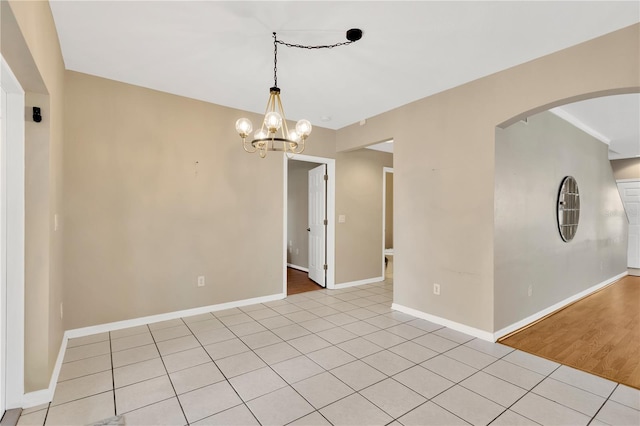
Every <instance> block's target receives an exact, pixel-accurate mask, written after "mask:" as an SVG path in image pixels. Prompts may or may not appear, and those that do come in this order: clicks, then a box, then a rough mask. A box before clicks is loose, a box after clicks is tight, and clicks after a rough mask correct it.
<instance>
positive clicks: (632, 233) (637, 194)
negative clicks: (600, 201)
mask: <svg viewBox="0 0 640 426" xmlns="http://www.w3.org/2000/svg"><path fill="white" fill-rule="evenodd" d="M618 191H619V192H620V197H621V198H622V202H623V203H624V208H625V210H626V211H627V217H628V218H629V248H628V250H627V262H628V263H627V265H628V267H629V268H640V181H634V182H618Z"/></svg>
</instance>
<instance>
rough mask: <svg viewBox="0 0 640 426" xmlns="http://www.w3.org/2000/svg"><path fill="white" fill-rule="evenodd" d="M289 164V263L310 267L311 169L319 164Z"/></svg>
mask: <svg viewBox="0 0 640 426" xmlns="http://www.w3.org/2000/svg"><path fill="white" fill-rule="evenodd" d="M287 166H288V168H289V169H288V175H287V176H288V184H287V208H288V211H287V240H288V242H287V263H290V264H292V265H295V266H300V267H302V268H309V233H308V231H307V227H308V226H309V170H311V169H313V168H315V167H318V166H319V164H316V163H307V162H306V161H289V162H288V163H287Z"/></svg>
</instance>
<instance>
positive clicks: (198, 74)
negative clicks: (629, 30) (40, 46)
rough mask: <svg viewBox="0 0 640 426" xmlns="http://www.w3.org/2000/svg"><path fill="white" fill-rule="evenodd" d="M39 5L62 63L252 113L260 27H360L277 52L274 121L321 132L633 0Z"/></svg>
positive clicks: (302, 38)
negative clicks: (300, 122)
mask: <svg viewBox="0 0 640 426" xmlns="http://www.w3.org/2000/svg"><path fill="white" fill-rule="evenodd" d="M51 9H52V12H53V16H54V20H55V23H56V27H57V30H58V35H59V38H60V43H61V47H62V53H63V57H64V61H65V65H66V67H67V69H70V70H74V71H79V72H83V73H87V74H93V75H97V76H101V77H105V78H109V79H113V80H118V81H122V82H126V83H130V84H135V85H139V86H143V87H149V88H152V89H156V90H160V91H164V92H169V93H174V94H178V95H182V96H187V97H190V98H195V99H200V100H204V101H207V102H213V103H216V104H220V105H225V106H229V107H233V108H238V109H242V110H248V111H253V112H258V113H261V112H264V108H265V105H266V101H267V98H268V94H269V87H271V86H272V85H273V39H272V37H271V33H272V32H273V31H276V32H277V33H278V38H279V39H281V40H283V41H286V42H290V43H299V44H312V45H313V44H332V43H336V42H341V41H344V40H345V36H344V34H345V31H346V30H347V29H349V28H354V27H355V28H361V29H362V30H363V31H364V36H363V38H362V40H360V41H358V42H357V43H354V44H352V45H349V46H343V47H338V48H334V49H330V50H329V49H323V50H302V49H292V48H287V47H284V46H279V48H278V86H279V87H280V88H281V89H282V99H283V104H284V107H285V109H286V111H287V118H289V119H293V120H297V119H300V118H307V119H309V120H310V121H311V122H312V123H313V124H314V125H316V126H322V127H327V128H331V129H339V128H342V127H344V126H346V125H349V124H352V123H355V122H358V121H360V120H362V119H366V118H368V117H371V116H374V115H377V114H380V113H382V112H385V111H388V110H390V109H393V108H395V107H398V106H400V105H404V104H406V103H409V102H411V101H414V100H417V99H420V98H423V97H426V96H429V95H432V94H434V93H437V92H440V91H443V90H446V89H449V88H451V87H455V86H458V85H460V84H463V83H466V82H468V81H471V80H475V79H477V78H480V77H483V76H486V75H489V74H492V73H495V72H497V71H500V70H503V69H506V68H509V67H512V66H515V65H518V64H521V63H524V62H527V61H529V60H532V59H535V58H538V57H540V56H543V55H546V54H549V53H552V52H555V51H558V50H561V49H563V48H566V47H570V46H572V45H575V44H578V43H581V42H583V41H586V40H589V39H592V38H595V37H598V36H601V35H603V34H606V33H609V32H611V31H615V30H617V29H620V28H623V27H625V26H628V25H632V24H634V23H636V22H640V2H638V1H620V2H617V1H566V2H561V1H471V2H459V1H439V2H436V1H407V2H404V1H402V2H401V1H335V2H334V1H282V2H271V1H257V2H244V1H226V2H224V1H185V0H180V1H88V0H76V1H69V0H52V1H51ZM612 102H613V101H612ZM605 107H607V108H609V109H611V108H614V109H615V108H617V107H616V106H615V105H614V106H612V105H611V104H609V105H606V106H605ZM578 108H580V107H578ZM594 108H596V107H594ZM587 109H590V108H587ZM574 112H575V113H576V115H580V114H581V113H580V111H578V110H576V111H574ZM587 115H588V114H587ZM587 115H585V117H584V119H585V120H587V121H589V120H593V119H594V117H595V118H598V117H600V116H601V115H599V114H591V115H590V117H591V118H589V117H587ZM612 123H613V122H612ZM623 124H624V123H623ZM232 125H233V123H231V124H230V126H232ZM593 126H595V127H598V126H599V125H598V124H593ZM612 126H613V124H612ZM601 127H602V130H601V131H602V132H603V134H605V135H607V132H609V131H608V130H607V128H605V127H606V126H601ZM614 132H615V130H614ZM607 137H609V138H610V139H611V140H612V141H613V140H614V139H615V137H616V136H615V135H614V134H613V133H610V136H607ZM625 143H626V142H625ZM616 146H617V144H614V143H613V142H612V144H611V147H612V149H614V148H616Z"/></svg>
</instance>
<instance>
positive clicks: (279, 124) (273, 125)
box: [236, 28, 362, 158]
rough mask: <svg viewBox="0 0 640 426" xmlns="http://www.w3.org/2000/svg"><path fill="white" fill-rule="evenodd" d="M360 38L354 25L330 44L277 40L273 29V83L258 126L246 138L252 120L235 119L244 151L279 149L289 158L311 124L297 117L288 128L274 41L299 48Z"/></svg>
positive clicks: (301, 144) (299, 147)
mask: <svg viewBox="0 0 640 426" xmlns="http://www.w3.org/2000/svg"><path fill="white" fill-rule="evenodd" d="M361 38H362V30H359V29H357V28H354V29H350V30H349V31H347V40H348V41H346V42H342V43H336V44H332V45H321V46H303V45H300V44H290V43H285V42H283V41H280V40H278V38H277V36H276V33H275V32H274V33H273V87H271V88H270V89H269V100H268V101H267V108H266V111H265V113H264V119H263V120H262V125H261V126H260V129H259V130H257V131H256V132H255V133H254V134H253V138H252V139H251V140H250V141H249V135H250V134H251V132H252V131H253V124H252V123H251V121H250V120H249V119H248V118H240V119H238V121H236V131H237V132H238V134H239V135H240V138H241V139H242V147H243V148H244V150H245V151H246V152H248V153H255V152H258V153H259V155H260V157H261V158H264V157H266V156H267V151H283V152H284V153H285V154H286V155H287V156H288V157H289V158H291V157H293V155H295V154H300V153H302V151H304V144H305V141H306V140H307V138H308V137H309V135H310V134H311V130H313V127H312V126H311V122H310V121H309V120H305V119H302V120H299V121H298V122H297V123H296V126H295V129H292V130H289V127H288V126H287V118H286V117H285V115H284V108H283V107H282V100H281V99H280V88H279V87H278V66H277V65H278V44H282V45H284V46H287V47H296V48H300V49H331V48H334V47H337V46H343V45H347V44H351V43H354V42H356V41H358V40H360V39H361Z"/></svg>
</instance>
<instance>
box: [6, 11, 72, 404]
mask: <svg viewBox="0 0 640 426" xmlns="http://www.w3.org/2000/svg"><path fill="white" fill-rule="evenodd" d="M1 8H2V9H1V11H2V13H1V14H2V26H1V30H2V35H1V37H0V39H1V42H2V44H1V49H2V55H3V57H4V58H5V60H6V61H7V63H8V64H9V66H10V67H11V69H12V71H13V72H14V74H15V75H16V77H17V78H18V80H19V81H20V84H21V85H22V87H23V89H24V90H25V92H26V99H25V101H26V105H27V107H30V106H33V105H34V104H36V103H37V104H38V106H41V107H42V115H43V121H42V122H41V123H39V124H35V123H33V122H31V121H30V120H29V119H28V120H27V122H26V126H25V143H26V147H25V155H26V158H25V170H26V177H25V185H26V187H25V192H26V194H25V208H26V212H25V228H26V235H25V267H26V271H25V390H26V391H27V392H29V391H34V390H38V389H42V388H45V387H48V385H49V379H50V376H51V372H52V371H53V367H54V365H55V362H56V358H57V356H58V350H59V348H60V343H61V341H62V334H63V325H62V319H61V318H60V303H61V302H62V274H61V265H62V249H61V247H62V242H63V241H62V232H55V231H54V230H53V226H52V224H53V214H54V213H55V212H57V211H61V201H62V195H63V191H62V189H63V188H62V140H63V128H62V124H63V102H64V64H63V61H62V55H61V51H60V46H59V44H58V37H57V32H56V29H55V27H54V23H53V18H52V16H51V10H50V8H49V4H48V3H47V2H46V1H32V2H24V1H10V2H5V1H3V2H2V5H1Z"/></svg>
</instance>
